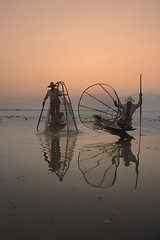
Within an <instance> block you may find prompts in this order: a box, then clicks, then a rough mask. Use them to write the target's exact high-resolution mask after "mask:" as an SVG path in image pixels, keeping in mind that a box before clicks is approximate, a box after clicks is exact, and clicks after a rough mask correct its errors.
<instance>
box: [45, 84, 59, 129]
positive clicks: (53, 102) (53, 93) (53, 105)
mask: <svg viewBox="0 0 160 240" xmlns="http://www.w3.org/2000/svg"><path fill="white" fill-rule="evenodd" d="M48 88H51V89H50V90H48V91H47V94H46V96H45V98H44V100H43V106H44V105H45V102H46V100H47V98H48V97H49V98H50V114H51V123H52V124H53V125H55V124H56V123H58V121H59V110H60V99H59V97H60V96H62V93H61V92H60V91H59V89H58V85H57V84H54V82H51V83H50V85H49V86H48Z"/></svg>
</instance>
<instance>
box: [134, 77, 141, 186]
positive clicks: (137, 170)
mask: <svg viewBox="0 0 160 240" xmlns="http://www.w3.org/2000/svg"><path fill="white" fill-rule="evenodd" d="M139 88H140V94H141V95H142V74H140V84H139ZM141 118H142V104H141V105H140V132H139V149H138V153H137V160H138V162H137V164H136V173H137V177H136V185H135V188H136V187H137V183H138V175H139V169H138V168H139V155H140V149H141V122H142V121H141Z"/></svg>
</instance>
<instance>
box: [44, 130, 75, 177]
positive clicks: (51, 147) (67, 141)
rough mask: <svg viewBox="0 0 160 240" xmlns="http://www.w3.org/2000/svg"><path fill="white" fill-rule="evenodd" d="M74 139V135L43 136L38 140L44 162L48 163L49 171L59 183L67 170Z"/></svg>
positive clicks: (72, 151)
mask: <svg viewBox="0 0 160 240" xmlns="http://www.w3.org/2000/svg"><path fill="white" fill-rule="evenodd" d="M76 138H77V135H76V134H70V135H69V134H67V135H66V136H60V135H43V136H41V138H40V142H41V146H42V152H43V155H44V160H45V161H46V162H48V166H49V170H50V171H52V172H55V173H56V175H57V176H58V178H59V180H60V181H62V180H63V178H64V175H65V174H66V172H67V171H68V169H69V166H70V161H71V160H72V157H73V153H74V149H75V144H76Z"/></svg>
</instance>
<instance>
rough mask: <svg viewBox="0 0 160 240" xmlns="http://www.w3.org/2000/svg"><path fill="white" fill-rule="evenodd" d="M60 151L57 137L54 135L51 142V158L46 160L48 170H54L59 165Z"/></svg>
mask: <svg viewBox="0 0 160 240" xmlns="http://www.w3.org/2000/svg"><path fill="white" fill-rule="evenodd" d="M60 160H61V151H60V144H59V137H54V138H53V139H52V142H51V160H50V161H47V162H48V165H49V170H50V171H52V172H55V171H57V170H59V168H60V167H61V163H62V162H61V161H60Z"/></svg>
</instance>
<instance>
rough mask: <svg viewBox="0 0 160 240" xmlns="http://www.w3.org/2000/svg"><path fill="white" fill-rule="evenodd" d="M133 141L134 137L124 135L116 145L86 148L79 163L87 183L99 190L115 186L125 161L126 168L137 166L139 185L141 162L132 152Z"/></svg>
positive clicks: (82, 151)
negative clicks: (120, 167) (132, 165)
mask: <svg viewBox="0 0 160 240" xmlns="http://www.w3.org/2000/svg"><path fill="white" fill-rule="evenodd" d="M133 139H134V138H133V137H132V136H130V135H128V134H124V135H121V136H120V138H119V140H118V141H117V142H114V143H109V144H101V145H100V144H99V145H97V146H95V145H88V146H85V147H84V148H83V149H82V150H81V152H80V155H79V159H78V162H79V168H80V170H81V172H82V174H83V176H84V178H85V180H86V182H87V183H88V184H90V185H92V186H94V187H98V188H108V187H111V186H113V185H114V184H115V182H116V179H117V170H118V167H119V165H120V162H121V160H123V164H124V166H126V167H129V166H130V165H131V164H132V163H134V164H135V172H136V184H137V179H138V167H139V160H138V159H137V158H136V156H135V155H134V154H133V152H132V150H131V141H132V140H133Z"/></svg>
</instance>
